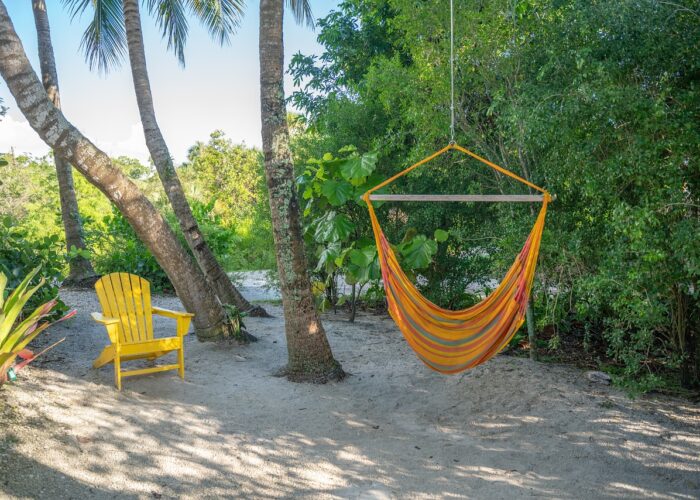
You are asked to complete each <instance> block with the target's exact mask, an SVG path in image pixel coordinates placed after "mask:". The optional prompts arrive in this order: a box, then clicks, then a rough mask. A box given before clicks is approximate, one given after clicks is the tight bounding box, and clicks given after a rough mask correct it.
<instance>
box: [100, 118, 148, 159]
mask: <svg viewBox="0 0 700 500" xmlns="http://www.w3.org/2000/svg"><path fill="white" fill-rule="evenodd" d="M117 132H118V131H117ZM86 135H87V134H86ZM88 138H89V139H90V140H91V141H92V142H94V143H95V145H96V146H97V147H98V148H100V149H101V150H102V151H104V152H105V153H107V154H108V155H109V156H111V157H117V156H130V157H132V158H137V159H138V160H139V161H140V162H141V163H143V164H144V165H148V162H149V158H150V157H151V155H150V154H149V153H148V148H147V147H146V140H145V139H144V136H143V127H142V126H141V122H138V123H134V124H132V125H131V127H130V129H129V133H128V134H119V133H115V134H113V135H112V136H110V138H109V139H102V138H99V137H89V136H88Z"/></svg>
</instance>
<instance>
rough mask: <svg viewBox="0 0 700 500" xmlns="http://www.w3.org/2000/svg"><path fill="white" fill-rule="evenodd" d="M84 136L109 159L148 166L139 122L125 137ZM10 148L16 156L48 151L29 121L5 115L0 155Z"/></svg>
mask: <svg viewBox="0 0 700 500" xmlns="http://www.w3.org/2000/svg"><path fill="white" fill-rule="evenodd" d="M83 133H84V134H85V135H86V136H87V138H88V139H90V140H91V141H92V142H94V143H95V145H96V146H97V147H98V148H100V149H101V150H102V151H104V152H105V153H107V154H108V155H109V156H112V157H116V156H130V157H132V158H138V159H139V161H141V163H143V164H144V165H148V162H149V158H150V155H149V154H148V149H147V148H146V142H145V140H144V137H143V128H142V127H141V123H140V122H139V123H134V124H133V125H131V127H130V130H129V132H128V133H127V134H119V133H115V134H113V135H112V136H110V137H109V138H108V139H102V138H100V137H91V136H90V134H89V133H87V132H86V131H83ZM11 149H14V152H15V154H16V155H20V154H29V155H32V156H36V157H39V156H44V155H45V154H47V153H48V152H49V150H50V148H49V147H48V146H47V145H46V144H45V143H44V141H42V140H41V138H40V137H39V135H38V134H37V133H36V132H34V130H33V129H32V127H30V126H29V122H27V121H26V120H24V119H23V118H20V119H17V118H15V117H13V116H11V115H8V116H6V117H3V118H2V119H1V120H0V153H4V152H9V151H10V150H11Z"/></svg>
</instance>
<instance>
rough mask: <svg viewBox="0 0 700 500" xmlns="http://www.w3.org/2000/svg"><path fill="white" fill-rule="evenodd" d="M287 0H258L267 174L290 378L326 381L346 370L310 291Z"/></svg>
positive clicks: (263, 127)
mask: <svg viewBox="0 0 700 500" xmlns="http://www.w3.org/2000/svg"><path fill="white" fill-rule="evenodd" d="M283 3H284V0H261V1H260V42H259V43H260V108H261V116H262V140H263V153H264V155H265V177H266V178H267V185H268V188H269V194H270V212H271V213H272V228H273V235H274V239H275V254H276V256H277V268H278V270H279V278H280V288H281V290H282V306H283V308H284V322H285V332H286V337H287V353H288V364H287V367H286V369H285V370H284V372H285V374H286V375H287V377H288V378H289V379H290V380H295V381H312V382H324V381H326V380H328V379H329V378H330V379H340V378H342V377H343V376H344V372H343V369H342V368H341V366H340V364H339V363H338V362H337V361H336V360H335V359H334V358H333V353H332V352H331V348H330V345H329V344H328V339H327V338H326V332H325V331H324V329H323V325H322V324H321V321H320V319H319V317H318V313H317V311H316V307H315V304H314V297H313V295H312V293H311V281H310V280H309V275H308V268H307V262H306V254H305V252H304V240H303V238H302V234H301V220H300V214H299V202H298V200H297V195H296V183H295V182H294V165H293V164H292V155H291V151H290V150H289V130H288V128H287V112H286V109H285V104H284V88H283V84H282V82H283V80H282V79H283V65H284V47H283V40H282V18H283V15H284V5H283Z"/></svg>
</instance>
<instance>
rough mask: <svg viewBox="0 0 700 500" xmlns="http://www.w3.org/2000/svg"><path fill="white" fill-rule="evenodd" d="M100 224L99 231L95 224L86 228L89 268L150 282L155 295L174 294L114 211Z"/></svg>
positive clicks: (155, 265) (120, 217) (136, 238)
mask: <svg viewBox="0 0 700 500" xmlns="http://www.w3.org/2000/svg"><path fill="white" fill-rule="evenodd" d="M101 223H102V224H101V225H100V226H98V227H96V224H90V225H87V227H86V231H85V234H86V238H87V244H88V248H90V250H91V252H92V254H91V257H92V264H93V266H94V267H95V271H96V272H97V273H98V274H109V273H114V272H124V273H131V274H136V275H138V276H141V277H142V278H145V279H147V280H148V281H150V282H151V287H152V289H153V290H154V291H158V292H172V291H173V286H172V284H171V283H170V280H169V279H168V276H167V275H166V274H165V271H163V269H162V268H161V267H160V265H159V264H158V262H157V261H156V259H155V257H153V255H152V254H151V252H149V251H148V249H147V248H146V246H145V245H144V244H143V243H141V240H139V239H138V237H137V236H136V233H135V232H134V230H133V229H132V227H131V226H130V225H129V223H128V222H127V220H126V219H125V218H124V216H123V215H122V214H121V213H119V211H118V210H117V209H116V208H115V207H112V213H111V214H109V215H105V216H104V217H103V218H102V220H101Z"/></svg>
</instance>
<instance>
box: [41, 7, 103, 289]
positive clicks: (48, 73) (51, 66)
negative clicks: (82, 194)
mask: <svg viewBox="0 0 700 500" xmlns="http://www.w3.org/2000/svg"><path fill="white" fill-rule="evenodd" d="M32 10H33V11H34V24H35V25H36V34H37V40H38V48H39V63H40V65H41V76H42V80H43V83H44V89H45V90H46V93H47V94H48V96H49V99H50V100H51V102H52V103H53V105H54V106H56V108H58V109H61V97H60V95H59V92H58V74H57V72H56V61H55V59H54V55H53V45H52V44H51V30H50V28H49V16H48V14H47V12H46V2H44V0H32ZM54 163H55V164H56V177H57V178H58V192H59V198H60V200H61V218H62V219H63V230H64V232H65V234H66V248H67V250H68V251H70V250H71V249H72V248H74V247H75V248H76V249H78V250H85V241H84V240H83V226H82V223H81V221H80V213H79V212H78V200H77V198H76V196H75V188H74V187H73V171H72V167H71V166H70V163H68V162H66V161H65V160H63V158H61V157H60V156H58V155H57V154H56V153H55V152H54ZM68 265H69V273H68V278H67V279H66V281H65V283H71V284H76V285H77V284H85V283H86V282H90V281H94V278H95V270H94V269H93V268H92V264H90V261H89V260H88V259H86V258H85V257H82V256H80V255H78V256H76V257H73V258H70V259H69V261H68Z"/></svg>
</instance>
